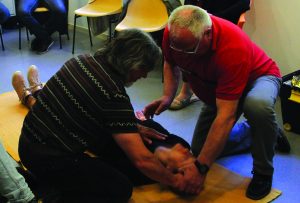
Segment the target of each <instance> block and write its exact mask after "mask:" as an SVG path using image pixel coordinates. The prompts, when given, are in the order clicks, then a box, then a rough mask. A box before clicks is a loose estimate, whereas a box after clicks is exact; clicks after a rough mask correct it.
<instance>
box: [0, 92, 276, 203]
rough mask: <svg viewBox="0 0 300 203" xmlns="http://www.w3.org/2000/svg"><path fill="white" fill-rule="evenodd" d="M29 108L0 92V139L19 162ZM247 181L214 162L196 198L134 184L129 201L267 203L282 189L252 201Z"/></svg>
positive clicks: (14, 96)
mask: <svg viewBox="0 0 300 203" xmlns="http://www.w3.org/2000/svg"><path fill="white" fill-rule="evenodd" d="M27 112H28V109H27V108H26V107H25V106H23V105H21V104H20V102H19V101H18V97H17V95H16V93H15V92H7V93H4V94H1V95H0V138H1V140H2V142H3V144H4V146H5V148H6V150H7V152H8V153H9V154H10V155H11V156H12V157H13V158H14V159H15V160H16V161H19V160H20V158H19V155H18V140H19V136H20V131H21V128H22V124H23V120H24V117H25V115H26V113H27ZM248 183H249V179H248V178H244V177H242V176H240V175H238V174H236V173H233V172H231V171H229V170H227V169H226V168H224V167H222V166H220V165H218V164H214V165H213V166H212V167H211V170H210V172H209V173H208V177H207V180H206V184H205V190H204V191H202V193H201V194H200V195H198V196H195V197H181V196H178V195H176V194H175V193H173V192H171V191H170V190H169V188H167V187H165V186H162V185H160V184H153V185H147V186H141V187H136V188H135V189H134V192H133V196H132V198H131V200H130V201H129V203H185V202H186V203H187V202H189V203H211V202H217V203H232V202H241V203H247V202H270V201H272V200H274V199H275V198H277V197H278V196H279V195H280V194H281V192H280V191H278V190H276V189H272V192H271V193H270V194H269V195H268V196H267V197H265V198H264V199H262V200H259V201H252V200H250V199H248V198H246V197H245V191H246V188H247V185H248Z"/></svg>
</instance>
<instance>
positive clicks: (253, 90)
mask: <svg viewBox="0 0 300 203" xmlns="http://www.w3.org/2000/svg"><path fill="white" fill-rule="evenodd" d="M280 83H281V80H280V79H279V78H276V77H274V76H263V77H260V78H258V79H257V80H256V81H255V82H254V83H253V84H252V86H251V87H250V90H249V92H247V94H246V96H245V97H244V98H243V99H241V102H242V103H241V104H240V105H239V109H238V113H237V119H238V117H239V115H240V114H241V113H244V116H245V117H246V119H247V120H248V123H249V125H250V127H251V133H250V130H249V128H248V127H247V126H246V125H245V124H243V125H240V124H236V125H235V126H234V128H233V130H232V131H231V134H230V135H229V139H228V141H227V143H226V145H225V148H224V150H223V152H222V154H221V155H220V156H225V155H229V154H233V153H235V152H239V151H243V150H245V149H247V148H249V145H250V143H251V140H252V144H251V154H252V157H253V170H254V171H256V172H258V173H260V174H265V175H272V174H273V171H274V168H273V157H274V147H275V143H276V138H277V133H278V124H277V122H276V115H275V111H274V105H275V102H276V98H277V96H278V93H279V90H280ZM216 112H217V109H216V107H215V106H208V105H205V104H204V106H203V107H202V109H201V112H200V115H199V118H198V121H197V124H196V127H195V131H194V135H193V139H192V152H193V154H194V155H195V156H197V155H198V154H199V153H200V151H201V149H202V147H203V145H204V143H205V140H206V136H207V134H208V131H209V128H210V126H211V124H212V122H213V121H214V119H215V117H216ZM241 126H242V128H241ZM242 131H243V132H242ZM245 134H246V135H245ZM250 135H252V139H249V136H250ZM231 138H232V139H231ZM232 141H234V142H232ZM234 148H235V149H234Z"/></svg>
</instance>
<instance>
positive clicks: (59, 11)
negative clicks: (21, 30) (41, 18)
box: [17, 0, 67, 40]
mask: <svg viewBox="0 0 300 203" xmlns="http://www.w3.org/2000/svg"><path fill="white" fill-rule="evenodd" d="M40 3H43V6H45V7H46V8H48V9H49V10H50V17H49V19H48V21H47V22H46V24H45V25H41V24H40V23H39V22H38V20H37V19H35V18H34V17H33V15H32V13H33V11H34V10H35V9H36V8H37V7H38V5H40ZM17 17H18V20H19V21H20V22H21V24H23V25H24V26H26V27H27V28H28V29H29V30H30V32H31V33H32V34H34V35H35V36H36V38H38V39H42V40H43V39H49V38H50V36H51V34H52V33H53V32H55V31H58V32H60V33H63V32H65V26H66V25H67V9H66V7H65V4H64V0H18V3H17Z"/></svg>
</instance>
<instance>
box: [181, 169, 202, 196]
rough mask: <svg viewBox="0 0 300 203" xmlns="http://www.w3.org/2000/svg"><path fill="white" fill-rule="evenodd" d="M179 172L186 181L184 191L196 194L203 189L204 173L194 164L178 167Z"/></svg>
mask: <svg viewBox="0 0 300 203" xmlns="http://www.w3.org/2000/svg"><path fill="white" fill-rule="evenodd" d="M179 172H180V173H183V174H184V178H185V180H186V181H187V184H186V185H185V188H184V192H185V193H187V194H193V195H197V194H199V193H200V192H201V191H202V190H203V188H204V187H203V186H204V181H205V178H206V175H202V174H200V173H199V171H198V169H197V168H196V166H195V164H190V165H187V166H185V167H184V168H180V169H179Z"/></svg>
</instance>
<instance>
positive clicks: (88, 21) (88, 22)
mask: <svg viewBox="0 0 300 203" xmlns="http://www.w3.org/2000/svg"><path fill="white" fill-rule="evenodd" d="M86 19H87V24H88V28H89V36H90V43H91V47H92V46H93V42H92V34H91V27H90V20H89V17H87V18H86Z"/></svg>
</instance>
